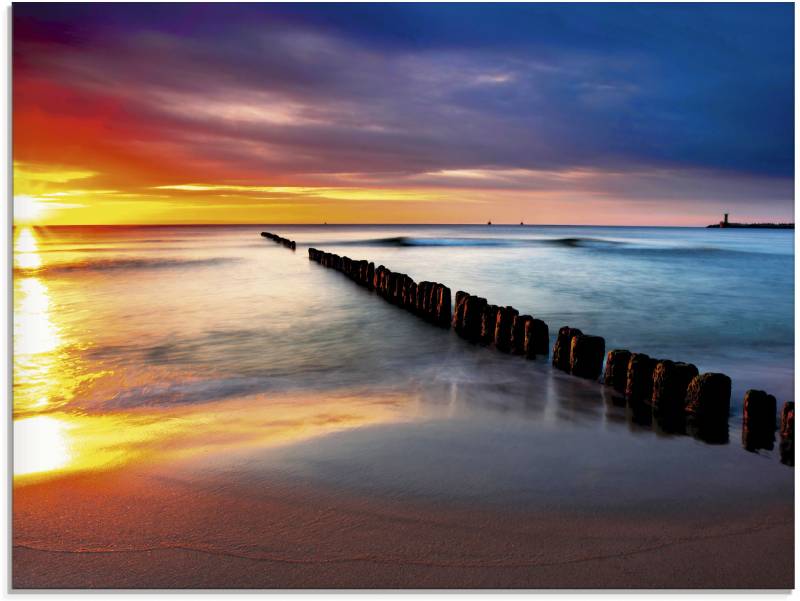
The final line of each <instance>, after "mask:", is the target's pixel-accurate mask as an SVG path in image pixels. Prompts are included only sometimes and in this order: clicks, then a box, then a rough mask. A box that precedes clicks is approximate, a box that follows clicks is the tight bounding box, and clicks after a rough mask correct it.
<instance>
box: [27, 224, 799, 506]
mask: <svg viewBox="0 0 800 601" xmlns="http://www.w3.org/2000/svg"><path fill="white" fill-rule="evenodd" d="M262 230H268V231H272V232H274V233H277V234H279V235H281V236H284V237H287V238H290V239H293V240H296V242H297V245H298V246H297V251H296V252H292V251H291V250H288V249H286V248H284V247H282V246H280V245H278V244H275V243H273V242H271V241H268V240H265V239H263V238H261V237H260V236H259V233H260V232H261V231H262ZM309 246H313V247H316V248H320V249H323V250H327V251H329V252H335V253H338V254H340V255H347V256H350V257H351V258H354V259H368V260H370V261H374V262H375V264H376V265H378V264H384V265H386V266H387V267H389V268H390V269H392V270H393V271H400V272H405V273H407V274H409V275H410V276H411V277H413V278H414V279H415V280H417V281H420V280H433V281H439V282H442V283H444V284H446V285H447V286H449V287H450V288H451V290H452V291H453V293H455V291H456V290H465V291H468V292H470V293H472V294H478V295H480V296H483V297H486V298H487V299H489V301H490V302H492V303H494V304H498V305H513V306H514V307H516V308H517V309H519V310H520V312H521V313H522V312H524V313H530V314H532V315H534V316H536V317H539V318H541V319H543V320H544V321H545V322H546V323H547V324H548V325H549V328H550V333H551V340H552V338H553V336H554V334H555V333H556V332H557V331H558V328H559V327H561V326H564V325H570V326H573V327H579V328H581V329H582V330H583V331H584V332H585V333H590V334H595V335H599V336H603V337H604V338H605V339H606V348H607V349H611V348H627V349H630V350H631V351H638V352H646V353H648V354H650V355H651V356H655V357H659V358H669V359H673V360H676V361H688V362H692V363H695V364H696V365H697V366H698V368H699V369H700V371H701V372H704V371H721V372H724V373H726V374H728V375H729V376H730V377H731V378H732V380H733V396H732V409H731V416H730V420H729V436H728V439H727V441H723V443H724V444H707V443H706V442H704V441H702V440H698V439H695V438H692V437H691V436H684V435H676V434H668V433H664V432H661V431H660V430H659V428H658V426H657V424H653V423H652V421H651V420H650V419H649V416H647V415H642V414H640V413H637V411H635V410H634V409H633V408H630V407H626V406H625V404H624V403H620V401H619V399H615V398H614V396H613V395H612V394H611V393H610V391H608V390H607V389H605V388H604V387H602V386H601V385H599V384H596V383H593V382H587V381H583V380H579V379H576V378H572V377H570V376H567V375H565V374H561V373H558V372H556V371H554V370H553V369H552V368H551V367H550V366H549V362H548V360H547V359H539V360H535V361H526V360H524V359H522V358H518V357H511V356H506V355H503V354H500V353H497V352H495V351H493V350H490V349H484V348H480V347H475V346H472V345H470V344H469V343H467V342H465V341H463V340H461V339H460V338H458V337H457V336H456V335H455V334H454V333H453V332H452V331H445V330H440V329H437V328H434V327H432V326H430V325H428V324H426V323H424V322H422V321H421V320H419V319H417V318H415V317H413V316H412V315H410V314H408V313H406V312H404V311H402V310H401V309H399V308H396V307H394V306H391V305H389V304H388V303H386V302H384V301H383V300H382V299H380V298H379V297H377V296H375V295H374V294H372V293H370V292H369V291H367V290H364V289H362V288H359V287H358V286H356V285H355V284H353V283H352V282H351V281H349V280H348V279H347V278H345V277H344V276H342V275H341V274H339V273H337V272H335V271H333V270H328V269H324V268H322V267H320V266H319V265H317V264H316V263H313V262H311V261H309V260H308V257H307V248H308V247H309ZM14 250H15V253H14V419H15V428H14V432H15V446H14V450H15V457H14V463H15V473H16V474H17V477H18V478H19V479H20V481H23V480H24V479H25V478H43V477H48V476H51V475H57V474H62V473H65V472H70V471H88V470H96V469H106V468H108V467H110V466H125V465H127V464H128V463H132V462H136V461H138V462H148V461H149V462H151V463H156V464H158V463H163V462H167V461H175V462H176V463H175V465H176V466H182V467H175V471H174V473H175V474H186V475H187V476H186V477H189V478H201V477H202V476H201V475H198V474H202V473H203V471H204V470H205V471H206V473H207V470H212V469H213V470H218V471H221V472H225V471H226V470H232V469H235V470H237V471H236V473H237V474H240V475H241V477H243V478H246V479H247V481H248V482H258V481H260V480H259V479H264V480H265V481H268V480H269V479H274V478H289V479H298V480H300V481H304V482H313V483H318V484H320V485H322V486H331V487H346V488H348V489H350V490H356V491H359V492H362V493H363V494H374V495H394V496H400V497H402V496H404V495H410V496H415V497H416V496H423V497H432V498H437V499H439V498H442V499H448V500H450V501H452V502H478V501H487V502H489V501H496V500H497V499H503V501H504V502H513V503H520V504H527V505H531V504H533V505H535V506H550V505H558V506H562V507H563V506H565V505H568V506H571V505H581V504H594V505H596V506H607V507H617V508H619V507H620V506H622V505H626V506H629V510H633V509H635V508H637V507H638V508H644V507H647V506H648V504H650V503H652V502H655V501H657V502H658V503H660V506H662V507H676V508H677V507H680V506H681V505H682V504H684V503H686V502H687V501H691V502H695V503H696V502H700V501H701V500H702V499H719V498H722V497H725V498H728V499H739V500H740V501H741V503H750V502H752V503H757V502H758V500H759V498H760V495H761V494H763V491H764V490H766V489H769V490H770V491H771V493H770V494H772V495H777V496H781V495H783V496H786V498H787V499H790V498H791V494H792V490H793V484H792V480H791V473H792V470H791V469H789V468H788V467H786V466H785V465H782V464H781V463H780V461H779V458H778V441H777V440H776V441H775V444H774V448H772V449H770V448H767V449H760V450H757V451H755V452H747V451H746V450H745V449H744V448H743V447H742V442H741V413H742V410H741V409H742V408H741V404H742V398H743V395H744V392H745V390H747V389H749V388H759V389H764V390H767V391H768V392H770V393H771V394H774V395H775V396H776V397H777V398H778V402H779V405H780V404H782V403H783V401H787V400H794V392H793V391H794V371H793V366H794V354H793V353H794V350H793V343H794V322H793V319H794V275H793V274H794V233H793V232H792V231H778V230H773V231H747V230H706V229H688V228H614V227H535V226H497V225H495V226H491V227H490V226H292V227H290V226H198V227H194V226H192V227H189V226H186V227H82V228H68V227H58V228H55V227H53V228H17V229H16V230H15V232H14ZM717 442H720V441H717ZM654 467H657V468H658V469H654ZM743 482H746V484H744V485H743V484H742V483H743ZM620 491H623V493H622V494H621V492H620Z"/></svg>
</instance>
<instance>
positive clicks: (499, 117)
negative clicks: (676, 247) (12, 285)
mask: <svg viewBox="0 0 800 601" xmlns="http://www.w3.org/2000/svg"><path fill="white" fill-rule="evenodd" d="M458 9H459V10H458V11H455V12H454V9H450V8H447V7H443V6H440V5H430V6H424V5H420V6H416V5H402V6H393V5H380V6H379V7H377V6H347V7H341V10H337V11H335V12H331V11H328V10H327V9H325V8H324V7H320V6H275V5H230V6H226V7H224V8H223V7H217V6H213V5H192V6H180V5H164V6H160V7H158V8H157V9H153V8H152V7H136V6H128V5H126V6H124V7H115V6H104V5H97V6H92V7H84V6H76V5H73V6H71V7H55V6H53V5H40V6H35V5H32V6H28V5H25V6H22V5H19V6H15V10H14V24H15V28H14V84H15V86H14V95H15V98H14V101H15V107H16V111H15V115H14V120H15V138H16V139H15V155H17V156H19V157H20V158H21V159H23V160H25V161H27V162H28V163H30V164H36V163H47V164H57V163H63V164H66V165H78V166H79V167H80V168H81V169H78V170H77V172H79V173H84V172H85V173H90V174H92V175H93V177H92V180H91V181H92V182H93V183H95V184H96V185H97V186H98V189H105V190H121V191H122V192H123V193H131V192H132V190H131V188H132V187H136V188H138V189H139V190H140V191H142V192H143V193H146V189H147V188H148V187H161V188H160V189H162V190H169V191H171V192H173V193H174V192H180V188H176V186H182V185H186V184H187V183H188V184H191V183H192V182H211V184H212V185H228V186H231V185H241V186H251V187H254V188H258V187H262V188H269V189H272V188H275V187H292V186H294V187H297V188H304V187H305V188H326V187H327V188H329V190H328V193H327V194H328V196H326V198H332V199H336V195H335V194H331V192H330V189H332V188H333V187H337V188H338V187H342V188H351V189H353V188H355V187H357V186H366V187H367V188H369V189H370V190H372V192H371V193H372V194H374V195H375V199H376V200H380V195H379V194H377V193H376V192H375V189H376V188H378V187H380V186H387V187H392V188H393V189H395V190H396V189H398V188H401V187H406V188H414V189H420V188H422V189H425V190H427V191H428V192H430V191H431V190H436V189H442V188H446V187H450V188H453V189H464V188H472V189H489V188H491V187H495V188H497V189H501V190H508V191H511V190H518V191H521V192H522V191H525V190H529V191H531V192H536V191H539V190H550V189H557V190H563V189H565V187H568V186H572V188H571V189H574V190H576V191H581V192H583V193H586V194H587V195H588V194H594V195H598V196H603V195H609V194H616V195H618V196H624V197H626V198H631V199H633V196H634V192H636V193H640V194H642V195H643V201H646V199H647V198H651V197H658V198H669V197H671V196H675V195H679V196H681V197H689V196H693V197H696V195H697V194H699V193H700V192H703V191H705V192H707V193H708V194H711V195H713V196H714V197H717V196H719V195H720V194H722V193H723V192H725V191H730V193H731V194H732V195H733V196H734V197H736V198H739V197H741V196H742V194H741V191H742V190H747V191H748V193H750V194H752V198H751V199H752V200H763V199H764V198H766V197H768V198H771V199H775V200H774V202H784V203H786V202H789V200H790V196H791V195H790V194H788V193H787V190H788V186H789V184H790V183H791V179H792V177H793V164H794V158H793V150H794V148H793V132H792V125H791V124H792V123H793V59H792V33H793V32H792V28H791V26H790V25H789V26H787V25H786V22H787V18H790V17H791V10H790V9H786V8H781V7H778V6H775V5H773V6H769V7H765V8H764V10H759V11H755V10H752V9H751V8H750V7H747V6H732V5H718V6H704V7H702V8H697V9H693V10H691V11H687V10H686V9H685V8H683V7H680V6H674V5H670V6H648V7H642V6H639V5H630V6H611V5H598V6H596V7H595V6H585V5H582V6H581V7H580V8H575V7H570V8H566V7H558V6H545V5H543V6H528V5H497V6H486V5H475V6H458ZM153 10H155V11H156V12H155V13H154V12H152V11H153ZM699 57H702V60H699ZM17 133H18V134H19V135H17ZM84 169H85V170H84ZM576 174H584V176H583V179H581V180H580V181H577V180H574V179H569V178H574V177H576ZM587 174H588V175H587ZM603 174H606V175H603ZM616 174H619V175H616ZM565 178H567V180H568V181H565ZM625 178H630V182H628V183H625ZM725 180H727V181H728V182H731V183H732V184H736V185H732V184H731V183H729V184H726V183H724V182H725ZM745 181H746V182H747V184H746V185H743V186H742V185H741V184H742V182H745ZM675 182H693V183H694V185H695V190H694V191H692V190H689V189H683V188H682V189H681V191H680V194H677V192H675V189H676V183H675ZM63 183H66V182H63ZM687 185H688V184H687ZM678 187H680V186H678ZM82 188H84V186H82ZM76 189H77V188H76ZM184 191H187V190H184ZM257 191H258V190H256V189H253V190H251V192H257ZM52 192H58V190H52ZM205 192H210V190H205ZM309 194H310V193H309ZM313 194H317V192H314V193H313ZM349 194H350V196H349V197H348V200H358V199H357V198H356V196H358V195H355V194H354V193H353V192H352V191H351V192H349ZM359 194H361V193H359ZM778 199H779V200H778ZM393 200H402V198H401V196H398V195H397V194H395V196H394V197H393ZM699 201H702V197H700V198H699Z"/></svg>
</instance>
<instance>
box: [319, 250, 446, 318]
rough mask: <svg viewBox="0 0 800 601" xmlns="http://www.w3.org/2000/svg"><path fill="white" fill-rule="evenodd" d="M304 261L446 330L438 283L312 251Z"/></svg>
mask: <svg viewBox="0 0 800 601" xmlns="http://www.w3.org/2000/svg"><path fill="white" fill-rule="evenodd" d="M308 258H309V259H310V260H312V261H316V262H317V263H319V264H320V265H322V266H323V267H329V268H331V269H335V270H336V271H340V272H342V273H343V274H344V275H346V276H347V277H349V278H350V279H351V280H353V281H354V282H356V283H357V284H359V285H360V286H363V287H365V288H368V289H370V290H374V291H375V293H376V294H378V296H381V297H383V298H384V299H386V300H387V301H388V302H390V303H392V304H393V305H397V306H399V307H402V308H404V309H406V310H407V311H409V312H411V313H413V314H414V315H417V316H419V317H421V318H422V319H424V320H425V321H428V322H430V323H432V324H434V325H437V326H440V327H444V328H449V327H450V311H451V307H450V302H451V301H450V288H448V287H447V286H445V285H444V284H440V283H438V282H419V283H417V282H415V281H414V280H413V279H411V278H410V277H409V276H408V275H406V274H405V273H397V272H394V271H392V270H390V269H387V268H386V267H384V266H383V265H378V266H377V267H375V263H371V262H368V261H356V260H354V259H351V258H350V257H340V256H339V255H337V254H334V253H328V252H323V251H321V250H317V249H316V248H309V249H308Z"/></svg>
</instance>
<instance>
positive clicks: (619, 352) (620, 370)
mask: <svg viewBox="0 0 800 601" xmlns="http://www.w3.org/2000/svg"><path fill="white" fill-rule="evenodd" d="M630 359H631V352H630V351H628V350H625V349H615V350H613V351H608V355H606V369H605V373H604V374H603V383H604V384H605V385H606V386H611V388H613V389H614V390H616V391H617V392H619V393H621V394H625V387H626V386H627V384H628V362H629V361H630ZM681 407H682V406H681Z"/></svg>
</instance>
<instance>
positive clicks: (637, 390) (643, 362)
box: [625, 353, 658, 403]
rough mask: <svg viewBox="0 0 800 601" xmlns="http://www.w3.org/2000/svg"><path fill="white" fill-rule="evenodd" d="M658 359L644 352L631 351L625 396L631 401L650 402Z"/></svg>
mask: <svg viewBox="0 0 800 601" xmlns="http://www.w3.org/2000/svg"><path fill="white" fill-rule="evenodd" d="M656 363H658V361H657V360H655V359H653V358H651V357H650V356H649V355H646V354H644V353H631V358H630V359H629V360H628V376H627V381H626V383H625V398H626V399H627V400H628V401H630V402H634V403H635V402H648V403H649V402H650V399H651V398H652V396H653V370H654V369H655V367H656Z"/></svg>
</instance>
